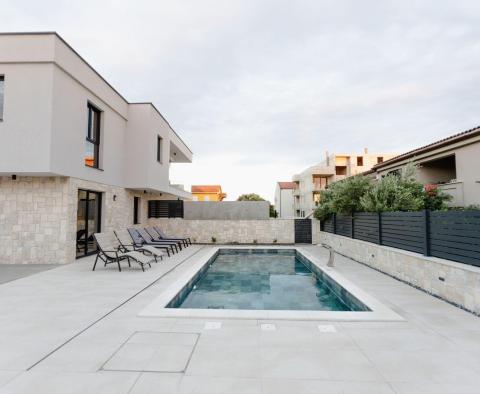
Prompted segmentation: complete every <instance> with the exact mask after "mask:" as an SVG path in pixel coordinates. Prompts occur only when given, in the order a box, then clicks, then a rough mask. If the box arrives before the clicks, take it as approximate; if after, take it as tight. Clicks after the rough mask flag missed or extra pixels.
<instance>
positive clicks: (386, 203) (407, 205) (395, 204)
mask: <svg viewBox="0 0 480 394" xmlns="http://www.w3.org/2000/svg"><path fill="white" fill-rule="evenodd" d="M415 172H416V169H415V167H414V166H413V165H411V164H409V165H407V166H406V167H405V168H403V169H402V170H401V171H400V174H398V175H397V174H389V175H387V176H385V177H383V178H382V179H380V180H379V181H378V182H376V183H375V185H373V187H372V188H371V189H370V190H368V191H367V193H365V195H364V196H362V197H361V198H360V204H361V206H362V208H363V210H364V211H366V212H389V211H418V210H420V209H423V208H424V207H425V192H424V189H423V186H422V184H421V183H419V182H417V181H416V179H415Z"/></svg>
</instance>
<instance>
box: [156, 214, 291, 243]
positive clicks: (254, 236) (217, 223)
mask: <svg viewBox="0 0 480 394" xmlns="http://www.w3.org/2000/svg"><path fill="white" fill-rule="evenodd" d="M148 224H149V225H159V226H160V227H161V228H162V229H163V230H164V231H165V233H166V234H167V235H169V236H177V237H190V238H191V239H192V241H193V242H197V243H212V237H214V238H215V239H216V243H218V244H222V243H240V244H252V243H255V241H256V242H257V243H260V244H274V243H278V244H293V243H294V241H295V234H294V223H293V219H265V220H187V219H149V220H148Z"/></svg>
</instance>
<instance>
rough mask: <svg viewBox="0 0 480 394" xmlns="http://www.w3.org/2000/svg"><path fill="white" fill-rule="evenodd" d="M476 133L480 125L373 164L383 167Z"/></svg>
mask: <svg viewBox="0 0 480 394" xmlns="http://www.w3.org/2000/svg"><path fill="white" fill-rule="evenodd" d="M476 135H480V126H477V127H474V128H473V129H469V130H465V131H462V132H461V133H457V134H454V135H451V136H450V137H446V138H443V139H441V140H438V141H435V142H432V143H431V144H427V145H425V146H422V147H420V148H416V149H413V150H411V151H408V152H405V153H402V154H401V155H398V156H395V157H392V158H391V159H389V160H385V161H384V162H383V163H380V164H377V165H375V166H373V169H377V168H382V167H384V166H386V165H389V164H392V163H395V162H397V161H400V160H403V159H408V158H410V157H414V156H416V155H418V154H420V153H424V152H429V151H431V150H434V149H437V148H440V147H442V146H445V145H448V144H453V143H455V142H457V141H461V140H464V139H467V138H470V137H475V136H476Z"/></svg>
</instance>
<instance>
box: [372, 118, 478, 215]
mask: <svg viewBox="0 0 480 394" xmlns="http://www.w3.org/2000/svg"><path fill="white" fill-rule="evenodd" d="M410 162H412V163H414V164H416V165H417V166H418V172H417V178H418V180H419V181H420V182H422V183H423V184H426V185H427V184H433V185H437V187H438V188H439V189H441V190H443V191H444V192H445V193H448V194H450V195H451V196H452V200H451V201H450V203H449V204H450V205H452V206H459V207H463V206H469V205H479V204H480V127H476V128H473V129H470V130H466V131H464V132H461V133H458V134H454V135H452V136H450V137H447V138H444V139H442V140H439V141H436V142H433V143H431V144H428V145H426V146H423V147H420V148H417V149H414V150H412V151H409V152H406V153H403V154H401V155H398V156H396V157H394V158H392V159H390V160H387V161H384V162H383V163H381V164H377V165H375V166H374V167H373V168H372V172H371V174H373V176H375V177H377V178H379V177H382V176H385V175H386V174H389V173H395V172H397V171H399V170H400V169H401V168H403V167H404V166H406V165H407V164H408V163H410Z"/></svg>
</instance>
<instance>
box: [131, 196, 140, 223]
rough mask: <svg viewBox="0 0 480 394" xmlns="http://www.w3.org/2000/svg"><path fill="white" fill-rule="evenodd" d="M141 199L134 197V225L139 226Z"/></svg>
mask: <svg viewBox="0 0 480 394" xmlns="http://www.w3.org/2000/svg"><path fill="white" fill-rule="evenodd" d="M139 207H140V197H133V224H139V223H140V220H139Z"/></svg>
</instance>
